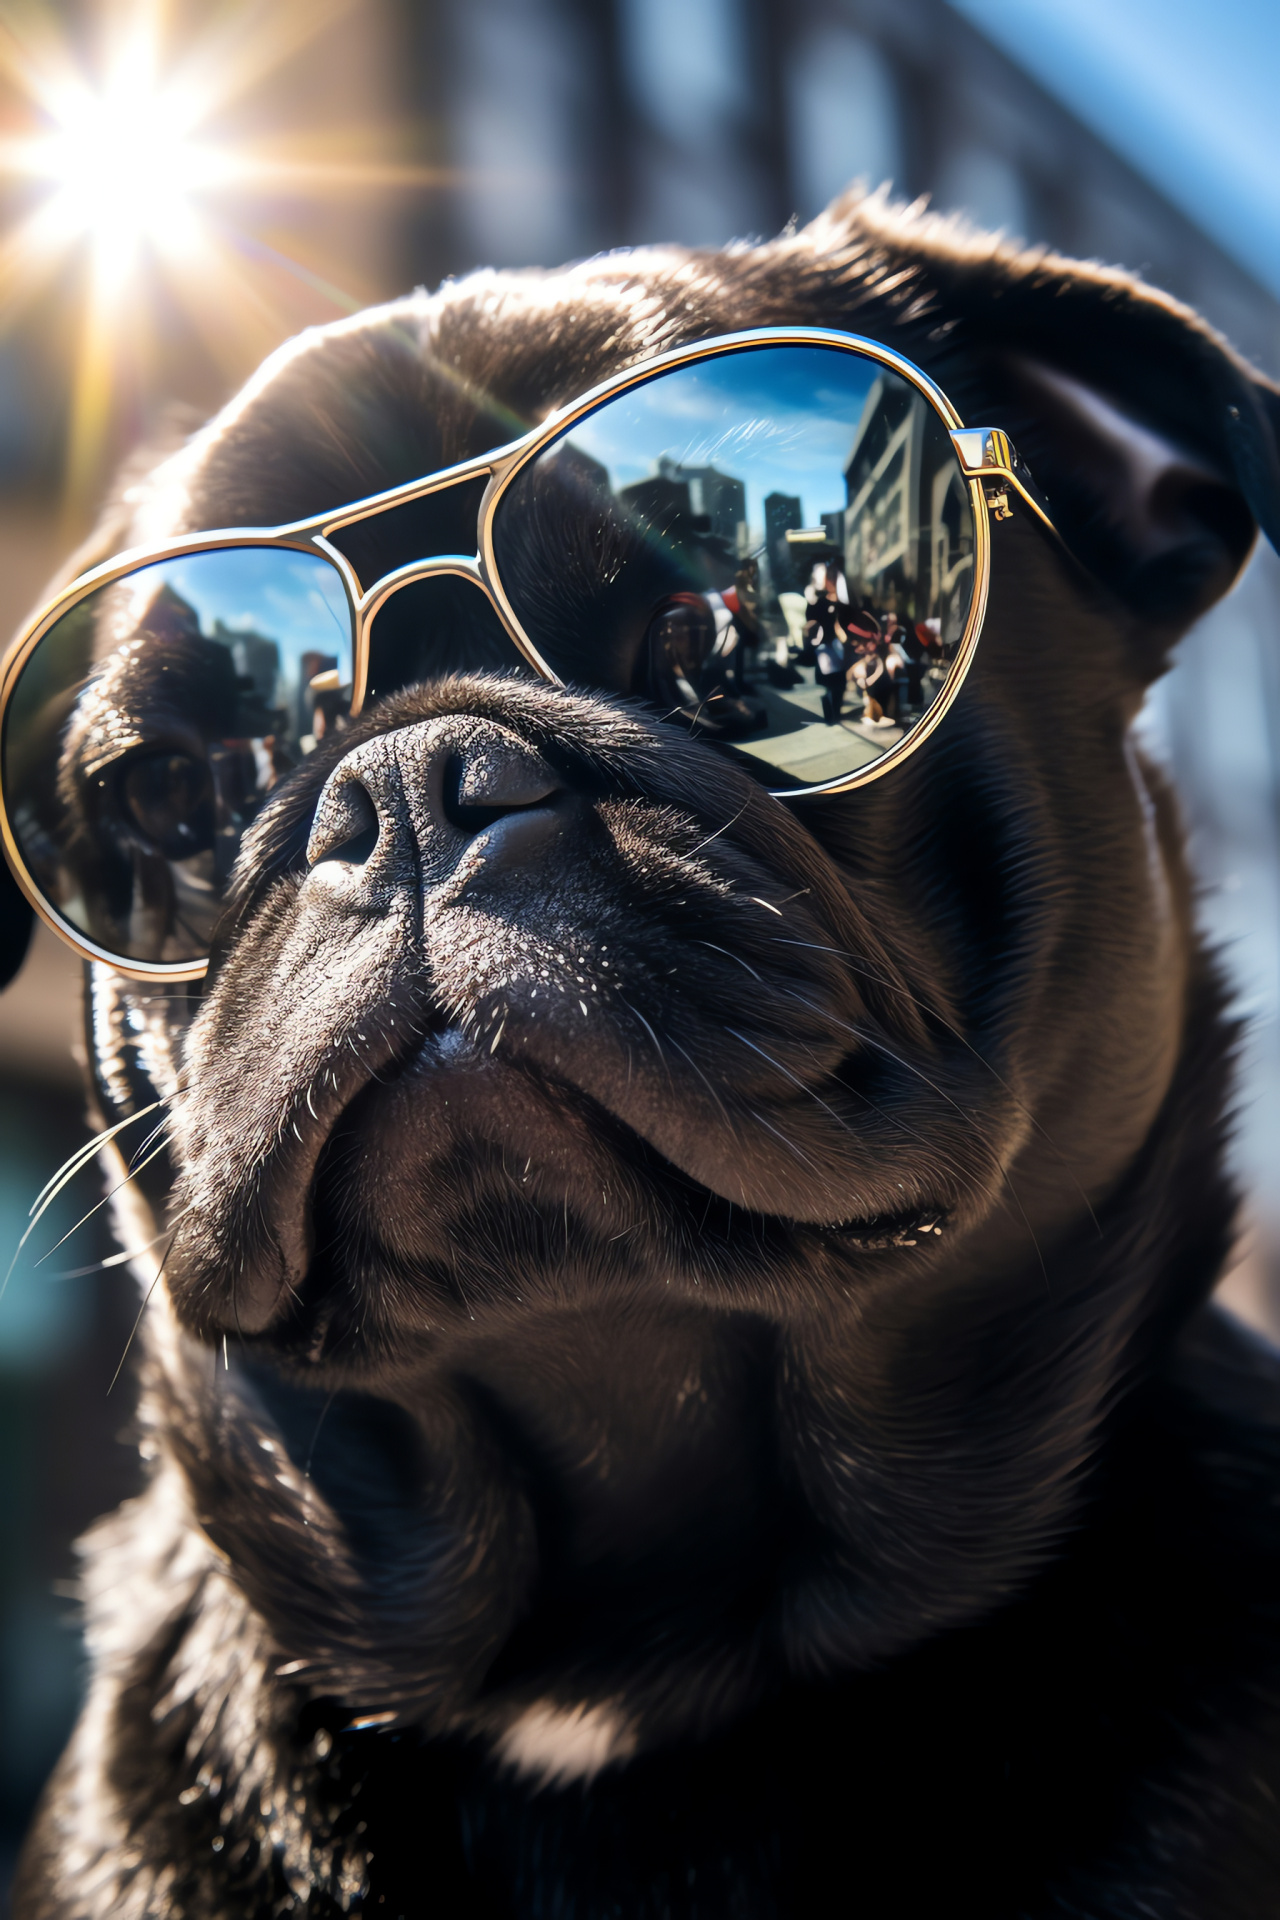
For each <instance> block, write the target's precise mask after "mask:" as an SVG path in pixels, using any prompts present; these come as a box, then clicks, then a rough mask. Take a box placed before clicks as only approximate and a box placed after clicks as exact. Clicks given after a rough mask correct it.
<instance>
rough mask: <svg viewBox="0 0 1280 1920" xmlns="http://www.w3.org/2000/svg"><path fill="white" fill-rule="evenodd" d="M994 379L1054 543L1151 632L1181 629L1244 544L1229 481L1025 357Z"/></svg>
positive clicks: (1235, 569)
mask: <svg viewBox="0 0 1280 1920" xmlns="http://www.w3.org/2000/svg"><path fill="white" fill-rule="evenodd" d="M1005 378H1006V386H1007V391H1008V392H1009V395H1010V400H1011V403H1012V406H1013V408H1014V409H1015V410H1016V412H1017V414H1018V416H1019V424H1018V428H1017V430H1016V431H1015V432H1014V438H1015V444H1016V445H1017V446H1018V449H1019V452H1020V453H1022V456H1023V458H1024V459H1026V460H1027V461H1028V463H1029V465H1030V466H1031V470H1032V472H1033V473H1034V474H1035V475H1036V477H1037V479H1038V480H1039V482H1040V484H1041V485H1042V486H1043V487H1044V488H1045V490H1046V492H1047V493H1048V495H1049V499H1050V504H1051V506H1052V508H1053V513H1054V520H1055V524H1056V525H1057V526H1058V529H1059V531H1060V532H1061V534H1062V536H1063V538H1064V539H1065V540H1066V541H1067V543H1068V545H1069V546H1071V547H1072V548H1073V549H1074V551H1075V553H1076V554H1077V556H1078V558H1079V559H1081V560H1083V561H1084V563H1085V565H1086V566H1087V567H1088V568H1089V570H1090V571H1091V572H1092V573H1094V574H1096V575H1097V576H1098V578H1099V579H1101V580H1103V581H1105V582H1106V584H1107V585H1108V586H1109V587H1110V588H1111V590H1112V591H1113V592H1114V593H1116V594H1118V595H1119V597H1120V598H1121V599H1122V600H1123V601H1124V602H1125V603H1126V604H1127V605H1128V606H1129V607H1130V608H1131V609H1132V610H1133V612H1134V613H1136V614H1138V615H1139V616H1140V618H1141V619H1143V620H1144V621H1147V622H1150V623H1152V624H1153V625H1154V626H1155V627H1156V628H1158V629H1159V630H1160V631H1161V634H1162V635H1164V634H1166V633H1169V634H1176V633H1181V632H1183V631H1184V630H1185V629H1186V628H1187V627H1188V626H1190V624H1191V622H1192V621H1193V620H1195V619H1196V618H1198V616H1199V615H1200V614H1202V613H1203V612H1204V611H1205V609H1206V608H1207V607H1210V606H1212V604H1213V602H1214V601H1215V600H1218V599H1220V598H1221V596H1222V595H1223V594H1224V593H1226V592H1227V590H1228V588H1229V587H1230V586H1231V584H1232V582H1233V581H1234V580H1235V579H1236V577H1237V575H1238V574H1239V572H1240V569H1241V567H1242V566H1243V565H1244V562H1245V561H1246V559H1247V558H1248V556H1249V551H1250V549H1251V547H1252V545H1253V540H1254V533H1255V520H1254V509H1253V508H1252V507H1251V505H1250V503H1249V499H1248V496H1247V495H1246V494H1245V493H1244V491H1243V489H1242V487H1241V485H1240V482H1239V479H1238V477H1237V476H1236V475H1235V474H1234V473H1233V472H1231V471H1230V470H1226V471H1224V466H1223V463H1222V462H1220V461H1215V460H1213V459H1211V458H1208V457H1206V455H1205V454H1204V453H1203V451H1201V450H1199V449H1196V448H1193V447H1192V446H1190V445H1188V444H1187V442H1186V441H1180V440H1179V439H1177V438H1174V437H1172V436H1171V435H1170V433H1169V432H1168V431H1166V430H1163V427H1162V423H1158V422H1151V421H1149V420H1146V419H1143V418H1141V417H1140V416H1138V415H1136V414H1135V413H1134V412H1132V411H1130V410H1128V409H1126V408H1125V407H1123V406H1122V405H1121V404H1120V402H1119V400H1118V398H1117V397H1116V396H1114V395H1113V394H1111V393H1109V392H1107V391H1104V390H1102V389H1100V388H1099V387H1097V386H1094V385H1091V384H1089V383H1087V382H1086V381H1083V380H1080V379H1077V378H1076V377H1075V376H1074V375H1072V374H1069V373H1065V372H1063V371H1062V370H1061V369H1060V368H1058V367H1054V366H1052V365H1049V364H1047V363H1046V362H1044V361H1042V360H1039V359H1037V358H1035V357H1034V356H1033V355H1030V354H1027V355H1022V354H1011V355H1009V356H1008V358H1007V361H1006V370H1005ZM1011 431H1013V429H1011Z"/></svg>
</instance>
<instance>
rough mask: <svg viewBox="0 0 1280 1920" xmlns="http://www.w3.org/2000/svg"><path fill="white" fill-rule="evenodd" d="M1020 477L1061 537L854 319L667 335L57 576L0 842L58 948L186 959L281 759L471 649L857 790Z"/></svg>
mask: <svg viewBox="0 0 1280 1920" xmlns="http://www.w3.org/2000/svg"><path fill="white" fill-rule="evenodd" d="M1011 494H1015V495H1017V496H1019V497H1020V498H1021V499H1022V500H1023V502H1024V503H1025V505H1026V506H1027V507H1028V508H1029V509H1030V510H1031V511H1032V512H1033V513H1034V514H1035V515H1036V516H1037V517H1038V518H1039V519H1040V520H1041V521H1042V522H1044V524H1045V525H1046V526H1049V527H1050V529H1051V530H1052V523H1051V522H1050V521H1049V518H1048V514H1047V512H1046V509H1045V505H1044V502H1043V500H1042V498H1041V497H1040V496H1039V494H1038V493H1037V491H1036V489H1035V488H1034V486H1033V485H1032V483H1031V480H1030V476H1029V474H1028V473H1027V470H1026V468H1025V467H1024V466H1023V465H1022V463H1021V462H1020V461H1019V459H1018V457H1017V455H1016V453H1015V452H1014V450H1013V448H1012V446H1011V445H1010V442H1009V440H1008V437H1007V436H1006V435H1005V434H1004V433H1002V432H1000V431H998V430H996V429H992V428H978V429H965V428H964V427H963V426H962V424H961V421H960V419H959V417H958V415H957V414H956V412H955V410H954V408H953V407H952V406H951V405H950V404H949V402H948V401H947V399H946V398H945V396H944V395H943V394H942V393H941V392H940V391H939V389H938V388H937V387H936V386H935V385H934V384H933V382H932V381H931V380H930V379H929V378H928V376H927V375H926V374H924V373H922V372H921V371H920V369H919V368H918V367H915V366H913V365H912V364H911V362H910V361H908V360H905V359H903V358H902V356H901V355H899V354H896V353H894V352H892V351H891V350H890V349H889V348H887V347H883V346H880V345H879V344H877V343H876V342H875V341H872V340H863V339H860V338H858V337H856V336H854V335H850V334H843V333H833V332H826V331H820V330H817V329H812V328H777V329H768V330H761V331H754V332H750V333H739V334H731V335H726V336H724V337H723V338H720V339H716V340H708V341H704V342H702V343H701V344H699V345H697V346H691V347H682V348H679V349H677V350H676V351H674V352H671V353H666V354H663V355H662V356H660V357H659V358H657V359H653V360H649V361H646V362H645V363H644V364H642V365H640V366H637V367H633V368H631V369H630V370H629V371H627V372H626V373H622V374H618V375H616V376H615V377H614V378H613V379H610V380H607V381H605V382H603V384H601V385H600V386H597V387H595V388H594V389H593V390H592V391H591V392H590V393H587V394H585V395H584V396H583V397H582V398H581V399H578V400H575V401H574V402H572V404H571V405H569V406H567V407H564V408H561V409H560V410H559V411H558V412H556V413H554V414H552V415H551V416H550V417H549V418H548V419H546V420H545V421H543V423H542V424H541V425H540V426H538V427H536V428H534V429H533V431H532V432H530V433H527V434H525V435H523V436H522V437H521V438H520V439H518V440H515V441H513V442H512V443H511V444H509V445H507V446H505V447H501V448H499V449H497V450H496V451H495V452H492V453H487V454H484V455H482V456H481V457H480V458H479V459H475V460H468V461H465V462H463V463H462V464H461V465H459V466H454V467H450V468H447V469H445V470H444V471H441V472H438V473H433V474H430V475H428V476H427V477H425V478H423V479H419V480H414V481H411V482H409V483H408V484H407V485H403V486H399V487H393V488H391V489H390V490H389V491H387V492H384V493H380V494H376V495H374V496H372V497H371V498H368V499H364V500H360V501H357V502H354V503H352V504H350V505H347V506H343V507H340V508H337V509H334V510H332V511H330V512H327V513H322V514H316V515H313V516H312V517H311V518H310V519H307V520H299V521H295V522H293V523H292V524H290V525H288V526H283V527H272V528H268V529H265V530H264V529H261V528H243V527H241V528H227V529H222V530H219V531H216V532H209V533H198V534H191V535H188V536H186V537H184V538H182V539H178V540H173V541H170V542H168V543H167V544H166V545H164V546H158V547H151V548H146V549H135V550H134V551H132V552H129V553H125V554H121V555H120V556H119V557H118V558H116V559H114V560H111V561H108V562H107V563H106V564H105V565H103V566H100V567H95V568H94V569H93V570H92V572H89V573H86V574H84V575H82V576H81V578H79V579H78V580H76V581H74V582H73V583H72V584H71V585H70V586H69V587H67V588H66V589H65V590H64V591H63V592H62V593H60V594H59V595H58V597H57V598H56V599H55V600H54V601H53V602H52V603H51V604H50V605H49V606H48V607H47V608H46V609H45V610H44V611H43V612H42V613H41V614H40V616H39V617H38V618H37V619H36V620H35V621H34V622H33V623H32V624H31V625H30V626H29V627H28V628H27V630H26V631H25V632H24V633H22V634H21V635H20V636H19V638H18V639H17V640H16V641H15V643H14V645H13V646H12V648H11V649H10V651H9V653H8V655H7V657H6V659H5V662H4V665H3V669H2V677H0V826H2V828H3V835H4V847H5V853H6V855H7V857H8V859H9V863H10V865H11V867H12V868H13V871H14V873H15V875H16V877H17V879H18V882H19V884H20V885H21V887H22V889H23V891H24V893H25V894H26V895H27V897H28V898H29V899H30V901H31V902H32V904H33V906H34V907H35V908H36V910H37V912H38V913H39V914H40V915H41V917H42V918H43V919H44V920H46V921H47V922H48V923H49V925H50V926H51V927H52V928H53V929H54V931H55V932H57V933H58V934H60V935H61V936H62V938H63V939H65V940H66V941H67V942H68V943H69V944H70V945H71V946H72V947H74V948H75V949H76V951H77V952H79V953H80V954H82V955H84V956H86V957H87V958H89V959H94V960H103V961H106V962H108V963H110V964H111V965H112V966H114V967H117V968H119V969H120V970H121V971H123V972H125V973H127V974H131V975H133V976H134V977H136V978H143V979H165V980H184V979H195V978H198V977H199V976H200V975H201V974H202V973H203V972H204V970H205V966H206V964H207V958H208V952H209V944H210V939H211V936H212V933H213V929H214V927H215V925H216V923H217V920H218V918H219V915H220V913H221V910H222V904H223V900H224V896H225V892H226V887H227V882H228V877H229V874H230V871H231V868H232V865H233V862H234V860H235V856H236V853H237V851H238V849H239V845H240V841H241V838H242V836H243V834H244V832H245V830H246V828H247V827H248V825H249V823H250V822H251V821H252V820H253V818H254V816H255V815H256V813H257V812H258V811H259V810H260V809H261V807H262V806H263V804H264V802H265V801H266V800H267V799H268V797H269V796H270V795H271V794H272V792H273V791H274V790H275V788H276V787H277V786H278V785H279V783H280V781H281V780H283V779H284V778H285V777H286V775H287V774H288V773H289V772H290V770H291V769H292V768H293V767H295V766H296V765H298V764H299V762H300V761H301V760H302V759H304V758H305V756H306V755H307V754H308V753H310V752H311V751H312V750H313V749H314V748H315V746H316V744H317V742H318V741H319V740H320V739H322V738H323V737H324V736H325V734H326V733H332V732H334V731H335V730H340V729H341V728H342V727H343V726H344V725H345V724H346V723H347V720H348V718H349V717H350V716H353V715H355V714H358V713H359V712H360V710H361V708H362V707H363V706H364V705H365V704H366V702H367V701H369V700H371V699H373V698H376V697H378V696H380V695H382V694H385V693H388V692H391V691H393V690H394V689H395V688H397V687H403V686H407V685H410V684H413V683H414V682H416V681H419V680H423V679H429V678H431V677H433V676H434V675H437V674H440V673H444V672H451V671H457V670H466V669H468V668H471V669H475V668H484V667H498V668H500V669H502V670H505V671H507V672H511V671H518V672H525V673H527V672H529V671H530V670H532V672H534V673H536V674H537V675H539V676H541V677H542V678H543V679H545V680H548V681H550V682H551V683H552V684H554V685H566V684H568V685H576V686H583V687H589V688H594V689H596V690H603V691H606V692H617V693H628V694H632V695H637V696H639V697H640V698H642V699H644V700H646V701H647V702H648V703H649V704H650V706H651V707H653V708H655V709H656V710H657V711H658V712H659V713H661V714H662V715H663V716H664V717H665V718H667V719H670V720H672V721H674V722H676V723H679V724H683V725H685V726H687V727H690V728H692V729H694V730H696V731H697V732H698V733H699V735H700V736H701V737H704V738H706V739H709V740H713V741H715V742H717V743H718V744H719V745H720V746H722V747H723V748H724V750H725V751H726V752H727V753H729V754H731V755H732V756H733V757H734V758H735V759H736V760H737V761H738V762H739V763H740V764H742V765H744V766H746V767H748V768H749V769H750V771H751V772H752V773H753V774H754V775H755V776H756V777H757V778H759V779H761V780H762V781H763V782H764V783H765V784H766V785H767V786H768V787H769V789H770V790H771V791H772V792H774V793H776V794H779V795H783V796H798V795H809V794H818V793H828V792H840V791H844V790H847V789H849V788H853V787H857V786H860V785H863V784H865V783H866V782H867V781H870V780H874V779H878V778H880V777H881V776H882V775H884V774H885V773H887V772H888V771H889V770H890V769H891V768H892V767H894V766H896V765H897V764H898V763H899V762H900V761H901V760H903V759H904V758H905V757H906V755H907V754H909V753H911V752H913V751H914V750H915V748H916V747H918V746H919V745H920V744H921V743H922V741H924V740H925V739H926V738H927V737H928V735H929V734H930V733H931V732H932V731H933V729H934V728H935V727H936V726H937V725H938V724H939V722H940V721H941V720H942V718H943V716H944V715H945V714H946V712H947V710H948V708H949V707H950V706H951V704H952V702H953V701H954V700H955V697H956V694H957V693H958V692H959V689H960V686H961V684H962V682H963V680H964V677H965V674H966V672H967V671H968V667H969V663H970V661H971V659H972V657H973V651H974V647H975V646H976V644H977V640H978V635H979V632H980V630H981V627H982V619H983V613H984V610H985V606H986V600H987V585H988V577H989V572H990V552H991V536H990V525H989V522H990V520H992V519H996V520H1002V519H1008V518H1009V517H1010V516H1011V515H1012V512H1013V507H1012V505H1011V504H1010V496H1011ZM473 528H474V529H475V530H476V531H475V534H474V538H475V543H476V544H475V550H474V551H471V550H469V549H470V542H471V539H472V537H473V536H472V529H473ZM464 549H467V550H464Z"/></svg>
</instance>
